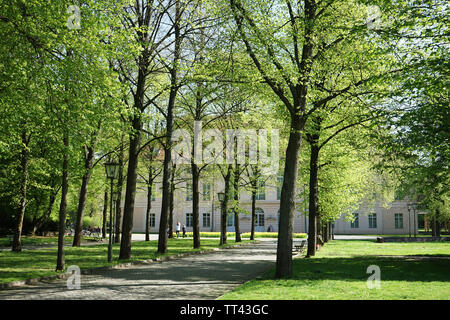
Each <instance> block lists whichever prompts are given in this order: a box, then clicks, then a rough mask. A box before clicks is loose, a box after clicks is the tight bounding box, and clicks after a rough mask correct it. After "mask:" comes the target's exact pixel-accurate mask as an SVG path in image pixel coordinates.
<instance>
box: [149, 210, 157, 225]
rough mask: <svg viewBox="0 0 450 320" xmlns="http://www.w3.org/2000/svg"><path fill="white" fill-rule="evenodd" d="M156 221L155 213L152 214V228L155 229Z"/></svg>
mask: <svg viewBox="0 0 450 320" xmlns="http://www.w3.org/2000/svg"><path fill="white" fill-rule="evenodd" d="M155 221H156V217H155V214H154V213H150V227H151V228H154V227H155V224H156V223H155Z"/></svg>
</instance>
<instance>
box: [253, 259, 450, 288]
mask: <svg viewBox="0 0 450 320" xmlns="http://www.w3.org/2000/svg"><path fill="white" fill-rule="evenodd" d="M430 256H433V255H430ZM437 256H439V255H437ZM370 265H376V266H378V267H380V271H381V279H382V280H383V281H390V280H391V281H411V282H418V281H419V282H431V281H440V282H450V272H449V270H450V259H429V260H412V259H405V258H397V257H374V256H353V257H350V258H349V257H329V258H327V257H320V258H311V259H307V258H303V259H294V260H293V267H292V268H293V276H292V277H290V278H288V279H293V280H341V281H366V280H367V278H368V277H369V276H370V275H371V274H372V272H370V273H367V268H368V267H369V266H370ZM270 279H274V270H271V271H269V272H266V273H265V274H264V275H263V277H262V278H261V280H270Z"/></svg>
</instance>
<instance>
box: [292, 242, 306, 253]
mask: <svg viewBox="0 0 450 320" xmlns="http://www.w3.org/2000/svg"><path fill="white" fill-rule="evenodd" d="M305 248H306V241H305V240H303V241H300V243H299V242H297V243H296V242H294V244H293V248H292V253H295V254H301V253H302V252H303V251H304V250H305Z"/></svg>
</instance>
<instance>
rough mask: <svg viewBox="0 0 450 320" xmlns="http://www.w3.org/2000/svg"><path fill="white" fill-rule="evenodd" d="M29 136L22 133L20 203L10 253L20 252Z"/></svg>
mask: <svg viewBox="0 0 450 320" xmlns="http://www.w3.org/2000/svg"><path fill="white" fill-rule="evenodd" d="M28 143H29V136H28V137H27V132H26V130H25V129H24V130H23V131H22V151H21V160H20V162H21V170H22V176H21V182H20V203H19V210H18V214H17V222H16V229H15V231H14V238H13V243H12V251H15V252H20V251H22V227H23V218H24V216H25V207H26V202H27V185H28V162H29V151H28Z"/></svg>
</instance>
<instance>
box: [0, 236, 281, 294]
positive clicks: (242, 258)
mask: <svg viewBox="0 0 450 320" xmlns="http://www.w3.org/2000/svg"><path fill="white" fill-rule="evenodd" d="M275 260H276V242H275V241H261V242H259V243H257V244H252V245H245V246H242V247H239V248H230V249H222V250H219V251H215V252H212V253H207V254H201V255H192V256H187V257H183V258H179V259H174V260H170V261H165V262H161V263H151V264H148V265H136V266H131V267H127V268H124V269H115V270H110V271H101V272H99V273H97V274H90V275H81V289H79V290H77V289H74V290H69V289H67V285H66V283H67V282H66V281H67V280H52V281H48V282H42V283H40V284H39V285H28V286H23V287H20V288H11V289H5V290H0V299H27V300H28V299H30V300H31V299H38V300H44V299H74V300H75V299H90V300H97V299H134V300H137V299H152V300H153V299H154V300H164V299H170V300H176V299H187V300H202V299H209V300H210V299H216V298H218V297H219V296H221V295H223V294H225V293H226V292H228V291H230V290H232V289H233V288H235V287H236V286H238V285H240V284H242V283H244V282H246V281H248V280H251V279H253V278H255V277H257V276H258V275H260V274H261V273H263V272H264V271H266V270H268V269H269V268H270V267H273V266H274V265H275Z"/></svg>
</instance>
